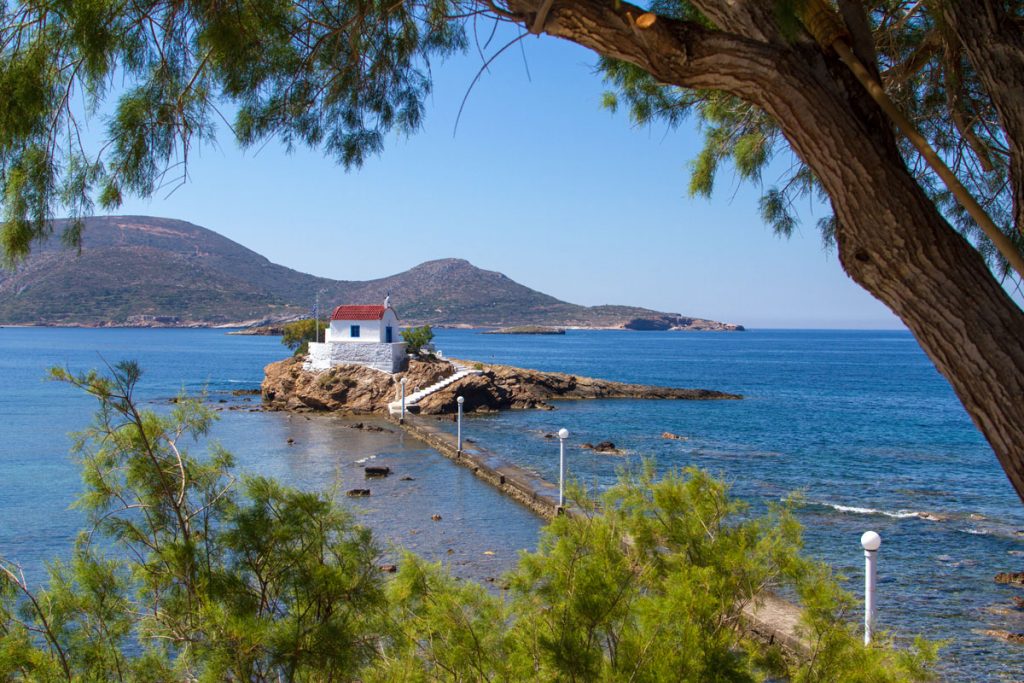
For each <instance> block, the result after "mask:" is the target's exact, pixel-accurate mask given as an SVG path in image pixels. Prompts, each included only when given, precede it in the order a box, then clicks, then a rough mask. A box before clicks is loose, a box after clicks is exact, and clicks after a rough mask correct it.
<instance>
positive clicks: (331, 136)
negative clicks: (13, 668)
mask: <svg viewBox="0 0 1024 683" xmlns="http://www.w3.org/2000/svg"><path fill="white" fill-rule="evenodd" d="M488 19H489V20H492V21H495V22H498V21H501V22H508V23H511V24H514V25H518V26H519V27H521V29H523V30H524V35H525V34H526V33H534V34H545V35H549V36H554V37H557V38H562V39H565V40H569V41H573V42H575V43H578V44H580V45H582V46H584V47H587V48H589V49H591V50H593V51H594V52H595V53H596V54H597V55H598V56H599V57H600V60H601V61H600V64H601V66H602V68H603V71H604V74H605V76H606V77H607V79H608V80H609V82H610V84H611V85H612V88H613V91H614V92H613V93H611V94H610V96H609V98H608V100H607V102H608V104H609V105H610V106H616V105H618V104H619V103H620V102H624V103H625V104H627V105H628V106H629V107H630V109H631V111H632V114H633V117H634V118H635V119H636V120H638V121H650V120H655V119H663V120H665V121H668V122H669V123H671V124H675V123H678V122H680V121H681V120H683V119H684V118H685V116H686V115H687V114H691V113H692V114H693V115H695V116H697V117H699V119H700V120H701V121H702V122H703V124H704V125H705V131H706V135H707V138H706V143H707V144H706V146H705V149H704V150H703V152H702V153H701V154H700V155H699V156H698V158H697V159H696V160H695V161H694V166H693V171H694V173H693V177H692V179H691V189H692V190H693V191H695V192H696V193H698V194H701V193H703V194H709V193H710V192H711V189H712V186H713V182H714V177H715V173H716V171H717V170H718V168H719V166H720V165H721V163H722V162H725V161H729V160H732V162H734V164H735V167H736V169H737V171H738V173H739V174H740V176H741V177H744V178H749V179H753V180H756V179H758V177H759V172H760V171H761V169H762V168H763V167H764V166H765V164H767V163H768V162H769V161H770V160H771V158H772V157H773V156H774V155H776V154H778V153H779V152H781V151H784V150H787V149H788V150H792V152H794V153H795V155H796V157H797V158H798V160H799V163H798V164H797V165H796V167H795V168H794V170H793V171H792V173H791V175H790V176H789V177H788V178H786V179H784V181H783V182H781V183H780V184H779V186H778V187H770V188H767V189H766V191H765V192H764V196H763V197H762V200H761V209H762V212H763V213H764V216H765V218H766V219H767V221H768V222H769V223H770V224H771V225H772V226H773V227H774V228H775V229H776V230H778V231H780V232H782V233H787V232H790V231H792V230H793V228H794V226H795V225H796V218H795V216H794V215H793V214H792V212H791V210H790V207H791V204H792V201H793V200H794V199H796V198H798V197H800V196H802V195H807V194H820V196H821V198H822V199H824V200H826V201H827V202H828V203H829V204H830V206H831V209H832V215H831V216H830V217H829V218H827V219H825V220H823V221H822V222H821V227H822V229H823V231H824V233H825V236H826V238H827V240H828V241H830V242H831V243H834V245H835V247H836V248H837V251H838V255H839V260H840V262H841V264H842V267H843V268H844V270H845V271H846V272H847V274H848V275H849V276H850V277H851V278H852V279H853V280H855V281H856V282H857V283H859V284H860V285H861V286H862V287H864V288H865V289H866V290H867V291H869V292H870V293H871V294H872V295H874V296H875V297H877V298H878V299H880V300H881V301H882V302H884V303H885V304H886V305H887V306H888V307H889V308H890V309H891V310H892V311H893V312H894V313H895V314H896V315H897V316H899V318H900V319H901V320H902V321H903V322H904V323H905V324H906V325H907V327H908V328H909V329H910V330H911V331H912V332H913V334H914V335H915V337H916V338H917V340H918V342H919V343H920V344H921V347H922V348H923V349H924V350H925V352H926V353H927V354H928V355H929V356H930V358H931V359H932V361H933V362H934V363H935V365H936V367H937V368H938V369H939V371H940V372H942V373H943V374H944V375H945V377H946V378H947V379H948V380H949V382H950V384H951V385H952V387H953V389H954V390H955V392H956V393H957V395H958V396H959V398H960V400H961V401H962V403H963V405H964V406H965V408H966V409H967V411H968V413H969V414H970V416H971V417H972V419H973V420H974V422H975V424H976V425H977V426H978V428H979V429H980V430H981V431H982V433H983V434H984V435H985V437H986V438H987V439H988V442H989V443H990V444H991V446H992V448H993V450H994V451H995V454H996V456H997V457H998V458H999V461H1000V463H1001V464H1002V466H1003V469H1004V470H1005V471H1006V473H1007V476H1008V477H1009V479H1010V482H1011V483H1012V485H1013V486H1014V488H1015V489H1016V490H1017V492H1018V494H1020V495H1021V496H1022V497H1024V345H1022V343H1021V340H1022V339H1024V312H1022V311H1021V308H1020V307H1019V306H1018V305H1017V303H1016V302H1015V301H1014V299H1013V297H1012V296H1011V295H1010V294H1009V293H1008V292H1010V291H1014V289H1015V288H1016V287H1017V286H1018V285H1019V283H1020V278H1021V273H1022V271H1024V265H1022V264H1024V256H1022V243H1024V237H1022V231H1024V30H1022V28H1024V2H1021V1H1020V0H928V1H927V2H925V1H924V0H915V1H913V2H911V1H907V2H903V1H900V0H879V1H871V2H864V1H857V0H836V4H835V5H832V4H828V2H826V0H745V1H737V0H654V2H653V3H652V4H651V5H650V6H648V7H638V6H635V5H632V4H630V3H628V2H622V1H620V0H396V1H391V0H389V1H387V2H382V1H378V0H336V1H335V0H238V1H236V2H229V3H224V2H215V1H214V0H185V1H182V2H179V1H175V2H170V1H168V0H135V1H133V2H130V3H129V2H124V1H123V0H25V1H22V2H9V1H8V2H3V3H0V50H2V52H0V101H2V102H3V103H4V106H3V107H0V191H2V195H0V196H2V202H3V212H4V224H3V230H2V233H0V243H2V244H3V250H4V253H5V255H6V257H7V259H8V260H10V261H15V260H17V259H18V258H20V257H23V256H24V255H25V254H26V253H28V251H29V250H30V249H31V246H32V243H33V241H34V240H37V239H41V238H44V237H45V236H46V235H47V234H48V231H49V230H50V228H49V223H48V219H49V218H50V217H51V216H52V215H55V214H56V212H57V211H58V210H59V211H61V212H64V213H69V214H70V215H72V216H82V215H86V214H88V213H89V212H90V211H92V210H94V207H95V204H96V203H98V204H99V205H100V206H101V207H103V208H105V209H111V208H115V207H117V206H118V205H119V204H120V202H121V200H122V198H123V197H124V196H125V195H126V194H130V193H131V194H137V195H149V194H151V193H152V192H153V191H154V190H155V189H156V188H157V187H159V186H161V184H166V183H168V182H174V180H175V179H176V178H180V177H184V173H185V169H186V168H187V162H188V159H189V155H190V152H191V150H192V149H193V148H194V147H195V145H197V144H202V143H203V142H205V141H208V140H209V139H210V138H211V137H212V135H213V134H214V133H213V131H214V122H215V120H216V119H217V118H218V114H219V111H220V109H222V108H223V109H224V110H226V111H227V110H230V111H231V112H232V115H233V118H234V121H233V124H232V128H233V130H234V132H235V133H236V135H237V137H238V140H239V142H240V143H241V144H242V145H254V144H257V143H260V142H261V141H263V140H265V139H267V138H271V137H276V138H279V139H281V140H283V141H285V142H286V143H287V144H289V145H293V144H306V145H310V146H313V147H318V148H322V149H323V150H324V152H326V153H327V154H329V155H331V156H333V157H335V158H336V159H337V160H338V161H340V162H341V163H342V164H343V165H346V166H353V165H358V164H360V163H361V162H362V161H363V160H364V159H365V158H366V156H367V155H369V154H374V153H377V152H379V151H380V150H381V149H382V146H383V140H384V137H385V135H386V134H387V133H388V132H389V131H392V130H399V131H404V132H411V131H414V130H416V129H417V127H418V126H419V125H420V122H421V119H422V116H423V111H424V105H423V103H424V100H425V98H426V96H427V95H428V93H429V91H430V80H429V73H430V71H429V67H430V64H431V61H432V60H435V61H436V60H437V59H439V58H443V57H444V56H446V55H448V54H450V53H452V52H454V51H458V50H463V49H465V48H466V47H467V45H468V43H469V40H468V38H467V36H468V34H469V33H470V32H471V31H473V30H476V29H477V27H479V26H480V25H481V21H482V20H488ZM115 86H116V89H115ZM83 96H84V98H85V101H86V103H87V106H86V110H87V111H85V112H82V111H78V110H76V108H75V105H74V103H75V102H78V101H80V100H81V99H82V97H83ZM108 100H110V101H109V102H108ZM101 108H109V109H110V110H111V111H112V112H113V113H112V114H111V116H110V117H109V120H108V122H107V128H106V138H107V139H106V140H105V143H104V144H103V145H101V146H100V147H99V148H98V149H95V150H90V149H87V148H86V145H85V144H84V143H83V141H82V137H81V136H80V135H79V120H80V119H81V118H82V116H84V115H86V114H87V113H88V112H89V111H93V112H95V111H99V110H101ZM68 225H69V228H68V230H67V232H66V233H65V235H64V237H65V239H66V241H68V242H69V243H70V244H72V245H74V244H76V243H77V241H78V237H79V235H78V228H77V227H76V226H78V225H80V224H78V223H76V222H74V221H72V222H70V223H69V224H68ZM1016 291H1018V292H1019V289H1018V290H1016Z"/></svg>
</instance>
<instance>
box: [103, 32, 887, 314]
mask: <svg viewBox="0 0 1024 683" xmlns="http://www.w3.org/2000/svg"><path fill="white" fill-rule="evenodd" d="M523 47H524V51H525V57H526V63H527V64H528V65H529V74H530V78H529V79H528V78H527V73H526V68H525V67H524V60H523V56H522V54H521V53H520V51H518V50H516V49H512V50H509V51H507V52H506V53H505V54H504V55H503V56H502V57H500V58H499V59H498V60H497V62H496V63H495V64H493V65H492V66H491V69H490V72H489V73H486V74H484V75H483V76H482V78H481V79H480V81H479V82H478V83H477V84H476V86H475V87H474V88H473V90H472V92H471V93H470V95H469V98H468V100H467V102H466V106H465V109H464V111H463V113H462V118H461V121H460V122H459V126H458V130H457V132H454V135H453V129H454V126H455V121H456V116H457V114H458V109H459V105H460V103H461V101H462V99H463V96H464V95H465V94H466V91H467V89H468V88H469V85H470V83H471V82H472V80H473V77H474V75H475V74H476V72H477V71H478V69H479V68H480V64H481V60H480V58H479V56H477V55H475V54H472V55H467V56H463V57H459V58H456V59H452V60H449V61H447V62H445V63H443V64H435V65H434V69H433V73H434V77H435V85H434V93H433V95H432V98H431V102H430V104H429V107H428V115H427V119H426V124H425V127H424V129H423V130H422V131H421V132H419V133H418V134H416V135H414V136H411V137H408V138H405V137H399V136H395V137H392V138H391V139H389V141H388V145H387V148H386V150H385V152H384V154H383V155H382V156H380V157H377V158H373V159H371V160H370V161H369V162H368V163H367V164H366V165H365V166H364V167H363V168H362V169H360V170H356V171H351V172H348V173H346V172H345V171H344V170H343V169H341V168H340V167H338V166H336V165H334V163H333V162H331V161H330V160H328V159H325V158H324V157H323V156H322V155H321V154H320V153H319V152H317V151H309V150H305V149H302V150H297V151H295V152H294V153H292V154H287V153H286V152H285V150H284V149H283V148H282V147H281V146H280V145H279V144H277V143H276V142H272V143H269V144H267V145H265V146H264V147H262V148H261V149H259V150H249V151H245V152H243V151H241V150H239V149H238V147H237V146H236V145H235V144H234V142H233V140H232V138H231V136H230V133H229V132H228V131H227V130H224V131H222V132H223V134H222V135H221V141H220V144H219V145H217V146H216V147H208V148H206V149H204V150H202V151H201V152H199V153H198V154H197V155H195V156H194V157H193V159H192V163H191V168H190V182H189V183H187V184H186V185H184V186H182V187H180V188H178V189H177V190H176V191H174V192H173V194H171V195H170V196H169V197H166V196H165V193H158V194H157V195H156V196H155V197H154V198H152V199H149V200H135V199H130V200H128V201H126V202H125V204H124V206H123V207H122V208H121V209H120V210H118V211H117V213H125V214H145V215H155V216H165V217H171V218H179V219H183V220H187V221H191V222H193V223H196V224H198V225H202V226H204V227H207V228H210V229H212V230H215V231H217V232H219V233H221V234H223V235H225V236H227V237H229V238H231V239H233V240H235V241H237V242H239V243H241V244H243V245H245V246H246V247H249V248H250V249H253V250H255V251H257V252H259V253H261V254H263V255H264V256H266V257H267V258H269V259H270V260H272V261H274V262H276V263H280V264H283V265H286V266H289V267H291V268H295V269H297V270H301V271H304V272H309V273H313V274H316V275H321V276H325V277H332V278H337V279H345V280H363V279H370V278H375V277H382V276H384V275H389V274H392V273H395V272H399V271H402V270H405V269H407V268H410V267H412V266H414V265H416V264H418V263H421V262H423V261H426V260H429V259H435V258H444V257H459V258H465V259H468V260H469V261H471V262H472V263H474V264H475V265H477V266H479V267H482V268H486V269H490V270H497V271H501V272H503V273H505V274H506V275H508V276H509V277H511V278H512V279H514V280H517V281H519V282H521V283H523V284H525V285H528V286H530V287H533V288H535V289H539V290H541V291H543V292H546V293H548V294H552V295H554V296H557V297H559V298H561V299H564V300H567V301H571V302H574V303H580V304H586V305H595V304H605V303H614V304H632V305H640V306H648V307H651V308H655V309H659V310H665V311H673V312H678V313H682V314H684V315H693V316H698V317H707V318H712V319H716V320H723V321H728V322H737V323H741V324H744V325H747V326H750V327H858V328H876V329H877V328H893V327H900V326H901V325H900V323H899V321H898V320H897V319H896V318H895V317H894V316H893V315H892V314H891V313H889V311H888V309H886V308H885V307H884V306H883V305H882V304H881V303H879V302H877V301H876V300H875V299H873V298H872V297H871V296H870V295H868V294H867V293H866V292H864V291H863V290H861V289H860V288H859V287H857V285H855V284H854V283H853V282H852V281H850V280H849V279H848V278H847V277H846V275H845V274H844V273H843V272H842V269H841V267H840V265H839V262H838V259H837V258H836V256H835V255H834V254H828V253H826V252H825V251H823V249H822V247H821V240H820V237H819V235H818V232H817V230H816V228H815V227H814V220H816V218H817V217H819V216H820V215H822V212H823V210H822V209H821V207H813V206H810V205H809V206H808V207H807V211H806V215H807V216H808V220H807V221H806V224H805V225H804V226H803V227H802V228H801V229H800V230H799V231H798V233H797V234H795V235H794V236H793V237H792V238H791V239H789V240H784V239H780V238H777V237H775V236H774V235H773V234H772V233H771V231H770V230H769V229H768V228H766V227H765V226H764V225H763V224H762V223H761V222H760V219H759V218H758V215H757V196H758V192H757V189H756V188H754V187H751V186H745V185H740V184H738V183H737V181H735V180H734V179H733V177H732V174H731V171H729V172H725V173H722V174H721V175H720V178H719V180H718V183H717V185H716V192H715V195H714V197H713V198H712V199H711V200H710V201H708V200H704V199H691V198H690V197H688V195H687V192H686V186H687V181H688V166H687V164H688V162H689V160H690V159H692V158H693V157H694V156H695V154H696V151H697V150H698V148H699V142H700V135H699V132H698V131H697V130H696V128H695V126H687V127H685V128H683V129H680V130H676V131H670V130H667V129H666V128H665V127H664V126H660V125H656V126H653V127H643V128H637V127H635V126H633V125H632V124H631V123H630V121H629V118H628V116H627V114H626V113H625V112H620V113H617V114H614V115H613V114H611V113H610V112H608V111H606V110H603V109H601V107H600V100H601V93H602V92H603V90H604V89H605V88H604V86H603V84H602V83H601V80H600V78H599V77H598V76H597V75H595V73H594V64H595V62H596V59H595V57H594V55H593V54H592V53H590V52H587V51H586V50H583V49H582V48H579V47H577V46H575V45H571V44H569V43H564V42H561V41H558V40H556V39H553V38H539V39H538V38H534V37H530V38H528V39H526V40H525V41H524V45H523ZM95 125H97V124H95V123H93V126H95ZM787 164H788V160H787V159H781V160H780V163H779V168H783V167H784V166H785V165H787ZM764 180H765V182H766V184H770V183H772V182H774V180H775V177H774V176H773V174H772V173H771V172H769V173H767V174H766V176H765V179H764ZM396 303H399V302H396Z"/></svg>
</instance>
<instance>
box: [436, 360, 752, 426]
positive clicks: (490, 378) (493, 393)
mask: <svg viewBox="0 0 1024 683" xmlns="http://www.w3.org/2000/svg"><path fill="white" fill-rule="evenodd" d="M476 367H478V368H480V369H482V370H483V374H480V375H473V376H470V377H466V378H465V379H463V380H462V381H460V382H456V383H455V384H453V385H452V386H450V387H448V388H446V389H444V390H442V391H439V392H437V393H436V394H432V395H430V396H428V397H426V398H425V399H423V400H422V401H420V403H419V407H420V412H421V413H424V414H437V413H451V412H455V410H456V403H455V399H456V397H458V396H462V397H463V398H465V404H464V405H463V410H464V411H467V412H471V411H480V412H487V411H490V410H507V409H513V410H517V409H542V410H543V409H551V408H552V405H551V403H550V401H558V400H581V399H595V398H643V399H685V400H713V399H738V398H741V397H740V396H737V395H735V394H725V393H722V392H720V391H711V390H708V389H672V388H669V387H656V386H650V385H646V384H626V383H623V382H612V381H609V380H604V379H594V378H592V377H580V376H578V375H568V374H565V373H562V372H541V371H539V370H527V369H524V368H514V367H512V366H509V365H480V364H477V366H476Z"/></svg>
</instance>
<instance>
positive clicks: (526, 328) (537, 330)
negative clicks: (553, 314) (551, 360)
mask: <svg viewBox="0 0 1024 683" xmlns="http://www.w3.org/2000/svg"><path fill="white" fill-rule="evenodd" d="M480 334H565V328H564V327H544V326H543V325H519V326H518V327H499V328H498V329H496V330H484V331H483V332H481V333H480Z"/></svg>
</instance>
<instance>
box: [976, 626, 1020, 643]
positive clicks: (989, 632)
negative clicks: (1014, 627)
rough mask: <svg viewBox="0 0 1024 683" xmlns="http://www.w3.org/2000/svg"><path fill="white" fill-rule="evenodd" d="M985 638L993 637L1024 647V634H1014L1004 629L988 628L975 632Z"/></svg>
mask: <svg viewBox="0 0 1024 683" xmlns="http://www.w3.org/2000/svg"><path fill="white" fill-rule="evenodd" d="M975 633H980V634H982V635H985V636H991V637H993V638H998V639H1000V640H1005V641H1006V642H1008V643H1014V644H1016V645H1024V633H1013V632H1012V631H1004V630H1002V629H994V628H988V629H984V630H981V631H975Z"/></svg>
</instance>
